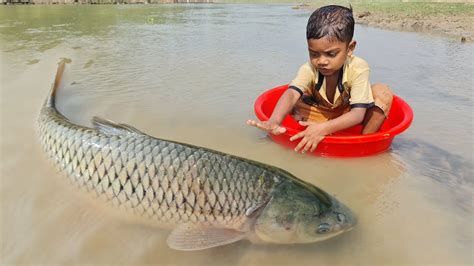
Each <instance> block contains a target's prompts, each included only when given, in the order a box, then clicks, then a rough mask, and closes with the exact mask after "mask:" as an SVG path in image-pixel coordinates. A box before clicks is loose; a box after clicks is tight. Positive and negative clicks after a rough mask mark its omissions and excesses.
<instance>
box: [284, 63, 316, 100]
mask: <svg viewBox="0 0 474 266" xmlns="http://www.w3.org/2000/svg"><path fill="white" fill-rule="evenodd" d="M314 79H315V74H314V71H313V70H312V69H311V66H309V63H306V64H304V65H302V66H301V67H300V69H299V70H298V73H297V74H296V77H295V78H294V79H293V80H292V81H291V83H290V85H289V88H292V89H295V90H297V91H298V92H299V93H300V94H303V93H311V88H312V87H313V86H314Z"/></svg>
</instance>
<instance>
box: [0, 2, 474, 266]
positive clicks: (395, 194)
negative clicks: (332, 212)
mask: <svg viewBox="0 0 474 266" xmlns="http://www.w3.org/2000/svg"><path fill="white" fill-rule="evenodd" d="M308 16H309V13H308V11H301V10H292V9H291V7H290V6H285V5H189V6H188V5H162V6H154V5H147V6H6V7H0V37H1V39H0V58H1V71H0V74H1V77H0V85H1V109H0V111H1V121H0V122H1V132H0V138H1V139H0V143H1V154H0V156H1V158H0V169H1V172H0V173H1V183H0V185H1V188H0V199H1V220H0V221H1V243H0V258H1V262H2V264H40V263H45V264H73V263H74V264H79V263H80V264H83V263H92V264H99V263H100V264H117V263H122V264H148V263H153V264H160V265H161V264H163V265H170V264H173V265H183V264H184V265H185V264H193V265H210V264H211V265H224V264H225V265H265V264H268V265H273V264H282V265H285V264H286V265H315V264H318V265H332V264H344V265H347V264H356V265H369V264H372V265H380V264H398V265H407V264H442V265H452V264H466V265H472V264H473V257H472V253H471V252H472V249H473V170H472V169H473V152H472V151H473V138H472V136H473V128H474V127H473V122H474V119H473V93H472V89H473V85H474V82H473V73H474V67H473V64H472V62H474V60H473V54H472V53H473V50H474V49H473V45H472V44H461V43H457V42H453V41H450V40H447V39H443V38H438V37H431V36H427V35H418V34H413V33H401V32H391V31H383V30H377V29H373V28H367V27H362V26H357V28H356V36H355V37H356V39H357V41H358V47H357V50H356V54H357V55H359V56H361V57H363V58H365V59H366V60H367V61H368V62H369V63H370V65H371V67H372V81H373V82H386V83H388V84H390V85H391V87H392V88H393V89H394V90H395V92H396V93H397V94H398V95H400V96H402V97H403V98H405V99H406V100H407V101H408V102H409V103H410V104H411V106H412V107H413V109H414V112H415V120H414V123H413V125H412V126H411V128H410V129H409V130H408V131H407V132H405V133H404V134H403V135H402V136H399V137H397V138H396V139H395V142H394V144H393V146H392V149H391V150H390V151H389V152H386V153H384V154H380V155H377V156H373V157H367V158H355V159H331V158H316V157H308V156H303V155H298V154H295V153H294V152H292V151H291V150H286V149H284V148H281V147H279V146H278V145H276V144H275V143H273V142H271V141H270V140H268V139H267V138H265V136H264V135H263V134H262V133H261V132H259V131H258V130H256V129H254V128H250V127H247V126H246V125H245V121H246V119H248V118H252V117H254V115H253V108H252V105H253V101H254V99H255V98H256V97H257V96H258V95H259V94H260V93H261V92H262V91H263V90H265V89H268V88H271V87H274V86H277V85H280V84H284V83H287V82H289V80H291V79H292V78H293V76H294V75H295V72H296V70H297V68H298V67H299V65H300V64H302V63H304V62H305V61H306V60H307V55H306V52H305V49H306V48H305V24H306V20H307V18H308ZM60 58H69V59H71V60H72V62H71V63H70V64H69V65H68V66H67V69H66V74H65V77H64V81H65V82H64V84H65V86H64V87H63V88H62V90H61V91H60V92H59V95H58V100H57V101H58V104H59V106H58V109H59V110H60V111H61V112H63V113H64V114H65V115H66V116H67V117H69V118H70V119H71V120H72V121H74V122H77V123H79V124H82V125H90V122H89V121H90V119H91V117H92V116H94V115H98V116H101V117H105V118H108V119H112V120H115V121H118V122H121V123H128V124H131V125H133V126H135V127H137V128H139V129H140V130H142V131H144V132H147V133H149V134H150V135H153V136H156V137H163V138H168V139H172V140H177V141H181V142H187V143H191V144H195V145H200V146H204V147H208V148H213V149H216V150H220V151H223V152H227V153H231V154H235V155H238V156H242V157H246V158H250V159H254V160H257V161H261V162H264V163H269V164H272V165H275V166H278V167H281V168H283V169H286V170H288V171H290V172H292V173H294V174H295V175H296V176H298V177H300V178H302V179H304V180H306V181H309V182H311V183H313V184H316V185H317V186H319V187H320V188H322V189H324V190H325V191H327V192H329V193H330V194H333V195H335V196H336V197H337V198H338V199H339V200H341V201H342V202H344V203H346V204H347V205H348V206H349V207H350V208H351V209H352V210H353V211H354V212H355V213H356V214H357V216H358V217H359V223H358V225H357V227H356V228H355V230H352V231H351V232H348V233H346V234H343V235H341V236H339V237H337V238H334V239H331V240H327V241H324V242H320V243H316V244H309V245H294V246H273V245H269V246H261V245H260V246H259V245H252V244H250V243H249V242H239V243H235V244H232V245H228V246H224V247H219V248H215V249H211V250H205V251H199V252H187V253H186V252H179V251H174V250H170V249H169V248H168V247H167V246H166V244H165V239H166V237H167V234H168V231H166V230H161V229H158V228H155V227H152V226H149V225H144V224H142V223H140V222H137V221H134V220H131V219H129V217H125V215H118V214H117V213H116V212H113V211H110V210H108V209H105V208H103V207H102V206H100V205H97V204H96V203H95V202H94V201H92V200H89V199H88V198H85V197H83V196H81V194H79V193H76V191H75V189H74V187H70V185H69V183H67V182H66V181H65V179H64V178H62V177H61V175H60V174H58V173H57V172H56V170H55V169H54V168H53V167H52V166H51V164H50V163H49V161H47V160H46V158H45V156H44V155H43V153H42V151H41V149H40V147H39V144H38V136H37V132H36V130H37V129H36V127H37V126H36V118H37V115H38V112H39V109H40V106H41V104H42V102H43V100H44V98H45V96H46V94H47V92H48V90H49V88H50V84H51V82H52V79H53V75H54V73H55V70H56V66H57V62H58V61H59V59H60Z"/></svg>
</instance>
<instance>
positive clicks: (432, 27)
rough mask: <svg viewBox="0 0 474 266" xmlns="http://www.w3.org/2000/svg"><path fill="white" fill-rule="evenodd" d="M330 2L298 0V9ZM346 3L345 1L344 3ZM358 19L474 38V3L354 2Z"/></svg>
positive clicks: (387, 26)
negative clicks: (304, 2) (305, 2)
mask: <svg viewBox="0 0 474 266" xmlns="http://www.w3.org/2000/svg"><path fill="white" fill-rule="evenodd" d="M325 4H328V3H326V2H321V1H318V2H317V3H310V4H298V5H296V6H294V7H293V8H295V9H316V8H318V7H320V6H323V5H325ZM341 4H343V3H341ZM352 7H353V9H354V15H355V19H356V23H358V24H362V25H368V26H371V27H377V28H383V29H390V30H402V31H411V32H423V33H429V34H435V35H441V36H445V37H448V38H453V39H456V40H459V41H461V42H472V41H474V3H406V2H399V3H358V2H356V3H353V4H352Z"/></svg>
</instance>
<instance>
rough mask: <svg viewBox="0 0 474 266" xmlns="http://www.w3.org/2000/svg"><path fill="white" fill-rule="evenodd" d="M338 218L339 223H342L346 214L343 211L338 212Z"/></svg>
mask: <svg viewBox="0 0 474 266" xmlns="http://www.w3.org/2000/svg"><path fill="white" fill-rule="evenodd" d="M336 219H337V222H338V223H340V224H342V223H343V222H344V221H345V220H346V216H345V215H344V214H342V213H337V214H336Z"/></svg>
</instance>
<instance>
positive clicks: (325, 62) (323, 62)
mask: <svg viewBox="0 0 474 266" xmlns="http://www.w3.org/2000/svg"><path fill="white" fill-rule="evenodd" d="M328 64H329V60H328V59H327V58H321V59H319V60H318V66H320V67H322V66H327V65H328Z"/></svg>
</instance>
